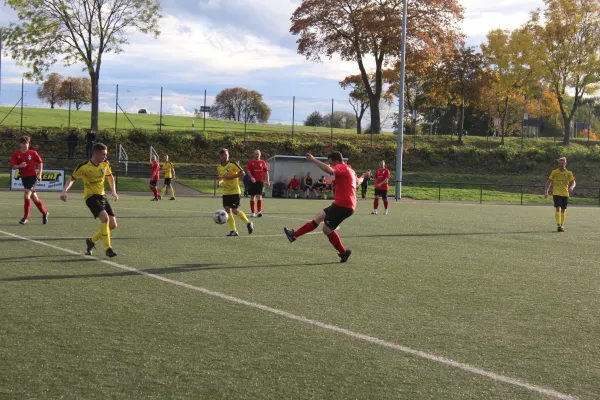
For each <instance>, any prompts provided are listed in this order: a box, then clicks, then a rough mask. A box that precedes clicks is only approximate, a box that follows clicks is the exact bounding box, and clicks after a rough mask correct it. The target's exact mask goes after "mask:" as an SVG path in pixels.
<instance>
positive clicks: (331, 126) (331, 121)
mask: <svg viewBox="0 0 600 400" xmlns="http://www.w3.org/2000/svg"><path fill="white" fill-rule="evenodd" d="M329 126H330V128H331V143H330V144H331V145H332V146H333V99H331V116H330V117H329Z"/></svg>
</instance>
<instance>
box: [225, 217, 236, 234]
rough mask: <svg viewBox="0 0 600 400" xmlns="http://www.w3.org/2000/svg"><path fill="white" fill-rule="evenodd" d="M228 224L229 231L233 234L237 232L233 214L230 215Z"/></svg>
mask: <svg viewBox="0 0 600 400" xmlns="http://www.w3.org/2000/svg"><path fill="white" fill-rule="evenodd" d="M227 224H228V225H229V229H230V230H231V231H232V232H235V231H237V229H235V219H233V213H229V218H227Z"/></svg>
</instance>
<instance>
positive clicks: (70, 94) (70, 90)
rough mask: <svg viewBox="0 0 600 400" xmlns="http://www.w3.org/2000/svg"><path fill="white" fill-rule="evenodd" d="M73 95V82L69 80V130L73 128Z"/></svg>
mask: <svg viewBox="0 0 600 400" xmlns="http://www.w3.org/2000/svg"><path fill="white" fill-rule="evenodd" d="M72 96H73V82H69V126H68V128H67V130H68V131H70V130H71V97H72Z"/></svg>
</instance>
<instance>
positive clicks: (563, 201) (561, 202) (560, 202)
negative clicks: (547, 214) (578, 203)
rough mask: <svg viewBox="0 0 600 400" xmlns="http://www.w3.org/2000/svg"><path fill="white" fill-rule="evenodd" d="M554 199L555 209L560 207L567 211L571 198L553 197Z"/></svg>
mask: <svg viewBox="0 0 600 400" xmlns="http://www.w3.org/2000/svg"><path fill="white" fill-rule="evenodd" d="M552 198H553V199H554V207H556V208H558V207H560V208H562V209H564V210H566V209H567V206H568V205H569V198H568V197H567V196H552Z"/></svg>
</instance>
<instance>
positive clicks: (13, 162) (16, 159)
mask: <svg viewBox="0 0 600 400" xmlns="http://www.w3.org/2000/svg"><path fill="white" fill-rule="evenodd" d="M30 141H31V138H29V137H28V136H23V137H22V138H21V139H20V140H19V144H20V146H21V149H20V150H17V151H15V152H14V153H13V155H12V157H11V159H10V166H11V167H12V169H18V170H19V175H20V177H21V182H22V183H23V188H24V189H25V193H24V196H23V199H24V202H25V204H24V208H25V213H24V215H23V218H22V219H21V220H20V221H19V223H20V224H21V225H25V224H26V223H27V220H28V219H29V211H30V210H31V200H33V204H35V206H36V207H37V208H38V210H40V212H41V213H42V223H43V224H47V223H48V211H46V209H45V208H44V205H43V204H42V201H41V200H40V198H39V197H38V195H37V193H36V192H35V185H36V183H37V182H38V181H41V180H42V172H43V171H44V163H43V162H42V158H41V157H40V155H39V154H38V153H37V152H36V151H33V150H29V143H30ZM36 165H37V166H38V170H37V172H36V170H35V166H36Z"/></svg>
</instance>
